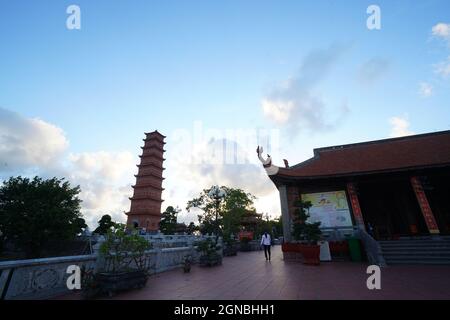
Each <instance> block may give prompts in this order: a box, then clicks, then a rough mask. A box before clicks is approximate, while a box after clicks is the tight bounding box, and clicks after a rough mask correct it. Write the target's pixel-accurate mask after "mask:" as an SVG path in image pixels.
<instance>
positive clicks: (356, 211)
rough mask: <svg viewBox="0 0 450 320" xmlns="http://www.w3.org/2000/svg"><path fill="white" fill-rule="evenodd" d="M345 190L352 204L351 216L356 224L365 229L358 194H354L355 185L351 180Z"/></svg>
mask: <svg viewBox="0 0 450 320" xmlns="http://www.w3.org/2000/svg"><path fill="white" fill-rule="evenodd" d="M347 192H348V196H349V198H350V203H351V205H352V211H353V216H354V217H355V222H356V224H357V225H358V226H360V227H362V228H364V229H365V225H364V218H363V215H362V211H361V207H360V206H359V200H358V195H357V194H356V190H355V185H354V184H353V183H351V182H349V183H347Z"/></svg>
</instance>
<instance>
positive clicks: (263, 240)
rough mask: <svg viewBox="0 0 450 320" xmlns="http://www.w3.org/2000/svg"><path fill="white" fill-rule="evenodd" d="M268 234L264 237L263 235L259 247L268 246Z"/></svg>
mask: <svg viewBox="0 0 450 320" xmlns="http://www.w3.org/2000/svg"><path fill="white" fill-rule="evenodd" d="M270 242H271V241H270V234H268V235H265V234H263V236H262V238H261V245H265V246H270V244H271V243H270Z"/></svg>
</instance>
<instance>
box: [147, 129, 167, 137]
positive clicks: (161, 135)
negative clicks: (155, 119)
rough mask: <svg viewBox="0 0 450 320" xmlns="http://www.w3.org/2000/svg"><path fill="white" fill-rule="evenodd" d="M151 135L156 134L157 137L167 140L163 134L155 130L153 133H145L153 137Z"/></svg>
mask: <svg viewBox="0 0 450 320" xmlns="http://www.w3.org/2000/svg"><path fill="white" fill-rule="evenodd" d="M151 134H153V135H155V134H156V135H158V136H160V137H163V138H167V137H166V136H165V135H163V134H161V133H160V132H159V131H158V130H155V131H152V132H145V135H151Z"/></svg>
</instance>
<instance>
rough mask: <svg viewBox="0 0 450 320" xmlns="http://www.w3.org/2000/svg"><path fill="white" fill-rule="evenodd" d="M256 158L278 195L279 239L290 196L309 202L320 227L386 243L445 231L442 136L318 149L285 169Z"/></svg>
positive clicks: (447, 150) (448, 169)
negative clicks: (359, 230)
mask: <svg viewBox="0 0 450 320" xmlns="http://www.w3.org/2000/svg"><path fill="white" fill-rule="evenodd" d="M257 153H258V156H259V159H260V160H261V162H262V163H263V166H264V168H265V169H266V172H267V174H268V176H269V177H270V179H271V180H272V182H273V183H274V184H275V185H276V187H277V188H278V190H279V193H280V201H281V211H282V217H283V233H284V237H285V240H286V241H290V240H291V235H290V234H291V232H290V230H291V223H292V222H291V217H292V214H293V210H294V208H293V203H294V201H295V200H296V199H302V200H307V201H311V203H312V207H311V208H310V215H311V218H310V219H311V220H313V221H320V222H321V228H322V229H323V230H327V229H329V230H336V229H346V228H347V229H349V228H355V227H358V228H362V229H364V230H366V231H369V232H370V234H372V236H373V237H374V238H375V239H377V240H391V241H392V240H396V239H404V238H408V239H411V238H420V237H422V238H423V237H430V236H431V235H445V234H447V235H448V234H450V131H441V132H434V133H427V134H419V135H413V136H406V137H401V138H393V139H385V140H378V141H370V142H362V143H354V144H348V145H340V146H332V147H325V148H319V149H315V150H314V156H313V157H312V158H311V159H308V160H306V161H304V162H301V163H299V164H297V165H294V166H290V167H289V165H288V163H287V161H285V167H278V166H276V165H274V164H272V160H271V158H270V156H268V158H266V159H264V158H263V156H262V153H263V150H262V148H261V147H258V149H257ZM433 239H434V238H433Z"/></svg>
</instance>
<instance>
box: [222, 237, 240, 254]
mask: <svg viewBox="0 0 450 320" xmlns="http://www.w3.org/2000/svg"><path fill="white" fill-rule="evenodd" d="M224 242H225V246H224V248H223V255H224V256H225V257H229V256H235V255H237V252H238V248H237V245H236V240H234V239H232V238H231V237H226V238H225V239H224Z"/></svg>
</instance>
